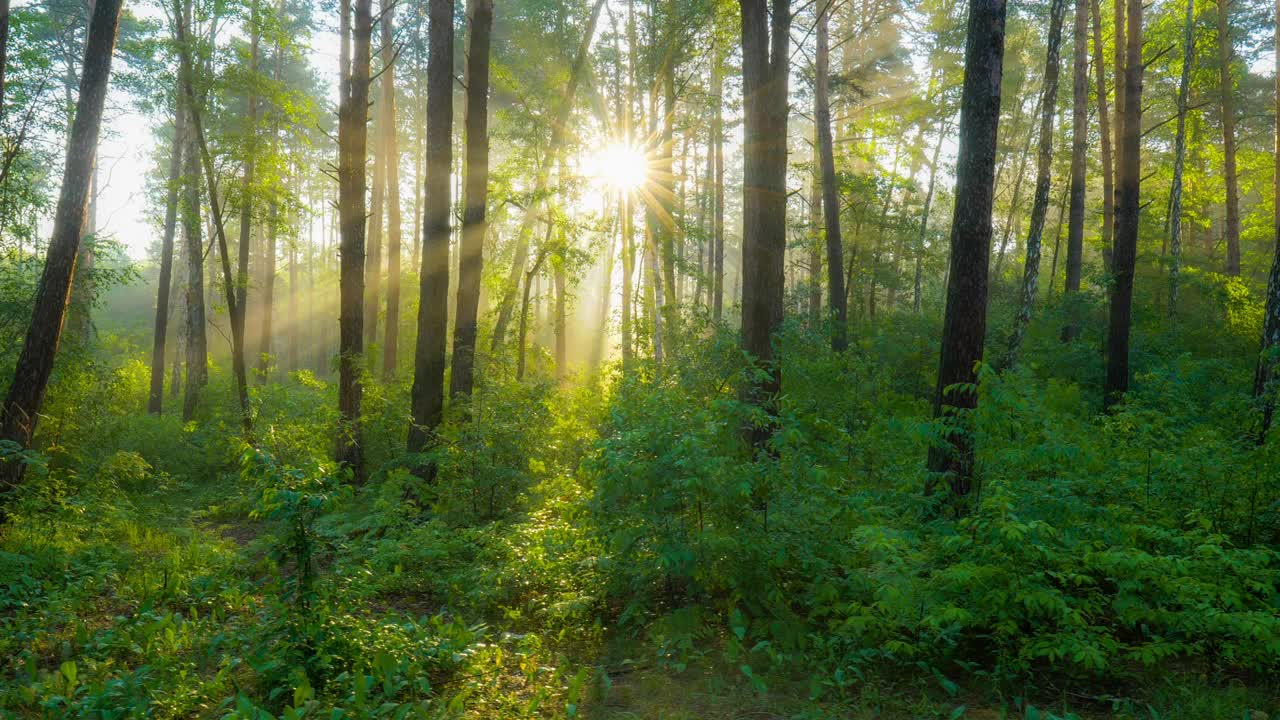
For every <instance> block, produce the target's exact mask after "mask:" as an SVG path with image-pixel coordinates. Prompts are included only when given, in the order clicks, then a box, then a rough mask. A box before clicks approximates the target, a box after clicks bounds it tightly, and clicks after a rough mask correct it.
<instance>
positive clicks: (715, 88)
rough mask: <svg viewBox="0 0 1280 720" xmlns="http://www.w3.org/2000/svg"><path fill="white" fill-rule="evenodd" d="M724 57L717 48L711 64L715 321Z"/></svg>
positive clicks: (719, 288) (719, 287)
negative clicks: (714, 167)
mask: <svg viewBox="0 0 1280 720" xmlns="http://www.w3.org/2000/svg"><path fill="white" fill-rule="evenodd" d="M723 99H724V58H723V57H722V56H721V53H720V51H719V50H718V49H717V50H716V52H715V59H714V60H713V61H712V65H711V102H712V104H713V105H714V110H713V111H712V113H713V114H712V119H711V143H712V153H711V154H712V161H713V162H714V163H715V166H716V169H715V189H714V191H713V192H714V198H715V199H714V201H713V202H714V204H715V211H714V213H713V216H712V222H711V225H712V231H711V236H712V240H711V245H712V247H711V266H712V269H711V314H712V317H714V318H715V319H716V320H717V321H718V320H719V319H720V318H721V316H722V315H723V313H724V114H723V111H722V108H721V105H722V104H723Z"/></svg>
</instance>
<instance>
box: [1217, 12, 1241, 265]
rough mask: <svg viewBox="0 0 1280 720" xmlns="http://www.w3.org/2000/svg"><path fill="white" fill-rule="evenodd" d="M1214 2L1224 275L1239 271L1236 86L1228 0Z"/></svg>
mask: <svg viewBox="0 0 1280 720" xmlns="http://www.w3.org/2000/svg"><path fill="white" fill-rule="evenodd" d="M1216 2H1217V5H1218V73H1219V74H1218V78H1219V80H1218V88H1219V90H1220V92H1221V102H1222V176H1223V182H1224V184H1225V186H1226V191H1227V198H1226V226H1225V227H1224V228H1223V232H1224V239H1225V240H1226V245H1227V267H1226V271H1227V274H1228V275H1239V274H1240V179H1239V177H1238V176H1237V174H1236V97H1235V93H1236V87H1235V79H1234V76H1233V74H1232V71H1231V63H1232V62H1233V61H1234V59H1235V50H1234V48H1233V47H1232V45H1231V18H1230V17H1229V14H1228V12H1227V2H1228V0H1216Z"/></svg>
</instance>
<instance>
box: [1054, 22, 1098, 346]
mask: <svg viewBox="0 0 1280 720" xmlns="http://www.w3.org/2000/svg"><path fill="white" fill-rule="evenodd" d="M1072 56H1073V66H1072V77H1071V185H1070V190H1069V191H1068V192H1069V193H1070V197H1071V199H1070V204H1071V208H1070V213H1069V215H1068V220H1067V277H1066V282H1065V283H1064V285H1063V292H1064V293H1065V295H1066V297H1067V313H1068V320H1067V324H1066V326H1065V327H1063V329H1062V340H1063V341H1064V342H1069V341H1071V340H1073V339H1074V338H1075V337H1076V335H1077V334H1078V333H1079V330H1080V325H1079V319H1078V318H1076V317H1075V307H1074V302H1075V301H1074V299H1073V298H1074V296H1075V295H1077V294H1078V293H1079V292H1080V277H1081V275H1082V274H1083V270H1084V200H1085V189H1086V186H1085V182H1086V181H1085V160H1086V155H1085V153H1086V152H1087V151H1088V147H1089V0H1076V25H1075V45H1074V48H1073V53H1072ZM1099 77H1101V75H1100V76H1099ZM1102 103H1103V104H1104V105H1105V104H1106V99H1105V98H1104V99H1103V100H1102ZM1102 137H1103V139H1104V140H1105V139H1106V137H1107V136H1106V133H1105V132H1104V133H1103V135H1102Z"/></svg>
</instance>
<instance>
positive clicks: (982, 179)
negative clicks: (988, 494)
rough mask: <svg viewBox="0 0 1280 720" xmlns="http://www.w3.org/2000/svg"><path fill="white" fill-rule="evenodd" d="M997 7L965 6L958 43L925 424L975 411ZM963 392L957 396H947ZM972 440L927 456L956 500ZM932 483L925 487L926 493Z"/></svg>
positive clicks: (991, 177)
mask: <svg viewBox="0 0 1280 720" xmlns="http://www.w3.org/2000/svg"><path fill="white" fill-rule="evenodd" d="M1005 14H1006V6H1005V0H973V1H972V2H971V3H970V5H969V20H968V30H967V39H966V43H965V61H964V68H965V70H964V86H963V90H962V94H961V98H960V152H959V156H958V157H957V160H956V191H955V211H954V214H953V216H952V222H951V266H950V270H949V277H948V284H947V308H946V314H945V319H944V321H943V326H942V346H941V352H940V358H939V362H938V385H937V389H936V391H935V392H934V398H933V416H934V418H935V419H937V418H941V417H943V415H951V414H952V413H954V412H956V411H957V410H965V409H972V408H975V407H977V404H978V396H977V394H976V393H975V392H973V391H972V390H970V389H967V388H968V387H969V386H971V385H972V384H973V383H976V382H977V376H976V375H975V373H974V365H975V363H977V362H979V361H981V360H982V350H983V342H984V340H985V337H986V328H987V272H988V271H987V268H988V262H989V257H988V256H989V255H990V253H991V207H992V205H993V203H994V196H995V161H996V129H997V127H998V126H999V124H1000V81H1001V75H1002V72H1003V66H1004V38H1005ZM957 384H963V385H964V387H965V389H956V388H953V386H954V385H957ZM973 463H974V451H973V436H972V435H970V434H969V432H968V431H966V430H965V429H963V428H962V429H961V431H960V432H958V433H956V434H954V435H952V436H951V447H946V446H934V447H932V448H930V449H929V471H930V472H931V473H934V474H935V476H936V475H939V474H940V475H943V476H945V478H946V479H947V481H948V482H949V484H950V486H951V492H952V494H953V495H956V496H965V495H968V494H969V492H970V490H971V489H972V486H973V470H974V468H973ZM933 486H934V482H933V480H930V481H929V482H928V483H927V484H926V486H925V493H926V494H930V493H932V491H933Z"/></svg>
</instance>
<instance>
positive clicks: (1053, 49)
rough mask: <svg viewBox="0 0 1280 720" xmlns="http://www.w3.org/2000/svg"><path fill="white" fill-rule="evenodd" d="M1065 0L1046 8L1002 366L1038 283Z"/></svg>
mask: <svg viewBox="0 0 1280 720" xmlns="http://www.w3.org/2000/svg"><path fill="white" fill-rule="evenodd" d="M1066 8H1067V3H1066V0H1052V2H1051V3H1050V6H1049V42H1048V49H1047V52H1046V57H1045V64H1044V94H1043V95H1042V96H1041V100H1040V147H1039V152H1038V153H1037V159H1036V195H1035V199H1034V200H1033V201H1032V204H1031V229H1030V231H1029V232H1028V233H1027V258H1026V263H1025V264H1024V266H1023V270H1022V303H1021V305H1020V307H1019V309H1018V314H1017V315H1016V316H1015V318H1014V323H1013V333H1012V334H1011V335H1010V336H1009V351H1008V354H1007V355H1006V356H1005V366H1006V367H1013V366H1014V365H1015V364H1017V362H1018V353H1019V352H1020V351H1021V350H1022V341H1023V340H1024V339H1025V337H1026V333H1027V325H1029V324H1030V323H1031V312H1032V310H1034V308H1035V303H1036V296H1037V294H1038V293H1039V283H1040V246H1041V241H1042V239H1043V236H1044V221H1045V217H1046V216H1047V215H1048V213H1049V188H1050V173H1051V172H1052V170H1053V121H1054V118H1055V117H1056V116H1057V111H1058V69H1059V53H1060V48H1061V45H1062V17H1063V15H1064V14H1065V13H1066Z"/></svg>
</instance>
